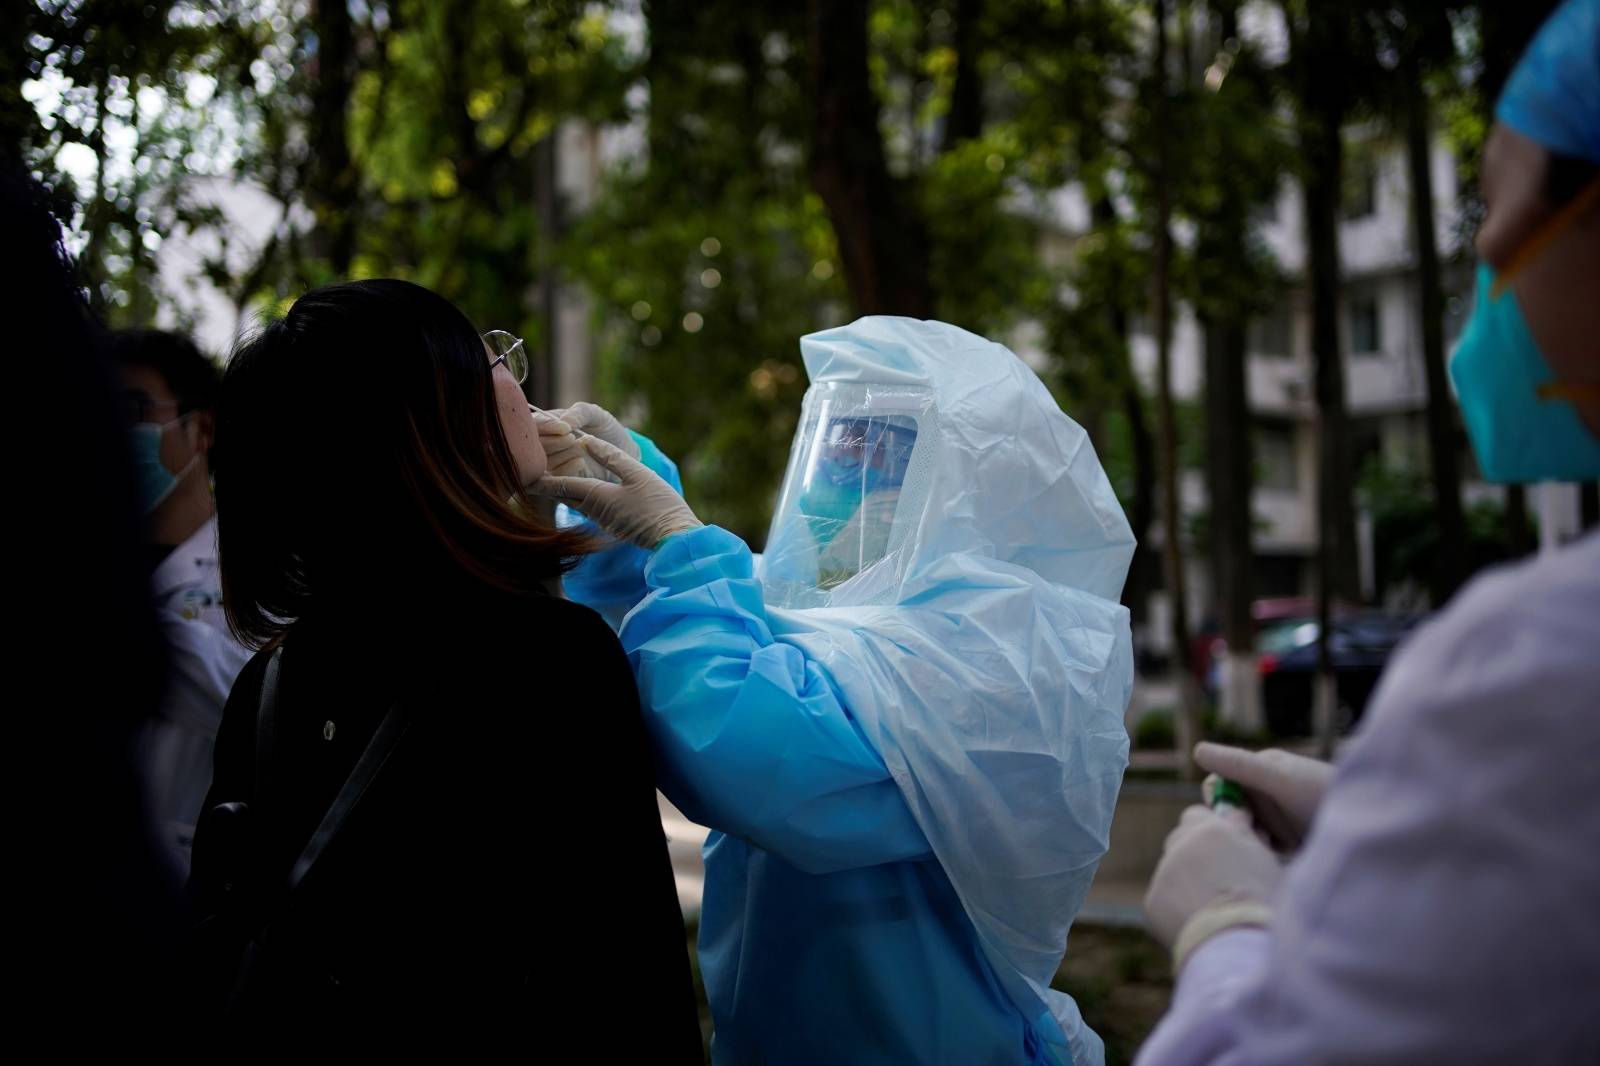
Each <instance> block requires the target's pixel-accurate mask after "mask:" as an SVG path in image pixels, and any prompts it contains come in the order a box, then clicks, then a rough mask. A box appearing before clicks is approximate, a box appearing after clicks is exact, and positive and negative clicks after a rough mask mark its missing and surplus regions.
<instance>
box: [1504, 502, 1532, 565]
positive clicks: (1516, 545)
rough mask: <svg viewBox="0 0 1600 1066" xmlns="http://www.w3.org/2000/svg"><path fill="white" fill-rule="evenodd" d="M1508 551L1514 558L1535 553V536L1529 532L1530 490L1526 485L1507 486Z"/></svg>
mask: <svg viewBox="0 0 1600 1066" xmlns="http://www.w3.org/2000/svg"><path fill="white" fill-rule="evenodd" d="M1506 551H1507V553H1508V554H1510V556H1511V558H1513V559H1520V558H1522V557H1523V556H1524V555H1531V554H1532V553H1533V537H1532V536H1531V535H1530V534H1529V533H1528V490H1527V487H1526V486H1524V485H1507V486H1506Z"/></svg>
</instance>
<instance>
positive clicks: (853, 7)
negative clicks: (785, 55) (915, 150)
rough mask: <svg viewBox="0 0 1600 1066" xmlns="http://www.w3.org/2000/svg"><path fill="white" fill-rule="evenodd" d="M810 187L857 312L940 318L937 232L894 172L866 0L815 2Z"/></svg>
mask: <svg viewBox="0 0 1600 1066" xmlns="http://www.w3.org/2000/svg"><path fill="white" fill-rule="evenodd" d="M807 14H808V22H809V30H810V66H811V79H812V99H813V107H814V112H813V116H812V127H811V159H810V169H811V183H812V185H813V187H814V188H815V189H816V191H817V194H818V195H819V196H820V197H821V198H822V202H823V204H824V205H826V207H827V209H828V215H829V217H830V218H831V219H832V221H833V229H834V234H835V236H836V238H837V240H838V244H839V257H840V259H841V260H842V261H843V265H844V276H845V282H846V284H847V286H848V287H849V289H850V298H851V302H852V303H853V304H854V305H855V310H856V313H857V314H863V315H868V314H891V315H910V316H912V317H913V318H929V317H931V316H932V315H933V308H934V297H933V282H932V280H931V279H930V277H929V275H928V233H927V227H926V224H925V223H924V221H923V219H922V216H921V214H920V212H918V211H917V209H916V207H915V205H914V204H913V203H912V202H911V200H910V197H909V195H908V193H907V190H905V189H904V188H903V187H902V186H901V183H899V182H897V181H896V180H895V179H894V177H893V176H892V175H891V174H890V173H889V165H888V162H887V159H886V158H885V155H884V150H883V136H882V133H881V132H880V130H879V128H878V113H879V105H878V98H877V95H876V94H875V93H874V92H873V91H872V83H871V80H870V78H869V76H868V70H867V2H866V0H810V3H809V5H808V9H807Z"/></svg>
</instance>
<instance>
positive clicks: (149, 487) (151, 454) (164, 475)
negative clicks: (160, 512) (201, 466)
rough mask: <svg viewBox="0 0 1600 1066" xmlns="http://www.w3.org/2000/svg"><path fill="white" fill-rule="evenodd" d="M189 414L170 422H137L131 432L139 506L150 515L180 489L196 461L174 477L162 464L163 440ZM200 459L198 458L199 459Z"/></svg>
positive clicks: (190, 462)
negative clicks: (169, 428)
mask: <svg viewBox="0 0 1600 1066" xmlns="http://www.w3.org/2000/svg"><path fill="white" fill-rule="evenodd" d="M188 417H189V416H188V415H184V416H182V417H181V418H176V419H174V420H173V421H171V422H167V423H164V424H163V423H160V422H138V423H135V424H134V425H133V426H132V427H131V429H130V430H129V432H130V434H131V437H130V439H131V442H132V444H131V447H132V449H133V470H134V477H135V478H137V479H138V485H139V503H140V505H141V506H142V507H143V508H144V513H145V514H149V513H150V512H151V511H154V510H155V509H156V508H157V507H159V506H161V503H162V501H163V500H165V499H166V498H167V497H168V496H171V495H172V493H173V492H174V491H175V490H176V489H177V487H178V482H179V481H180V480H181V479H182V478H183V476H184V475H185V474H187V473H188V472H189V471H190V469H192V468H193V466H194V464H195V460H194V459H191V460H190V461H189V464H188V465H187V466H185V467H184V468H183V469H182V470H180V471H178V473H176V474H174V473H173V472H172V471H170V470H168V469H167V466H166V464H165V463H163V462H162V461H161V437H162V435H163V434H164V433H165V432H166V429H167V427H168V426H173V425H177V424H179V423H181V422H182V421H183V420H184V419H185V418H188ZM196 458H198V457H196Z"/></svg>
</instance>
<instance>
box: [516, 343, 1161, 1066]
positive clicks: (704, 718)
mask: <svg viewBox="0 0 1600 1066" xmlns="http://www.w3.org/2000/svg"><path fill="white" fill-rule="evenodd" d="M801 352H802V355H803V357H804V360H805V364H806V369H807V371H808V373H809V374H810V377H811V383H812V384H811V388H810V390H809V391H808V392H807V394H806V399H805V403H804V407H803V410H802V413H801V419H800V425H799V429H798V431H797V433H796V436H795V442H794V447H793V450H792V452H791V456H790V461H789V466H788V471H787V473H786V475H785V480H784V485H783V489H782V491H781V493H780V496H779V500H778V506H777V510H776V512H775V516H774V519H773V526H772V531H771V534H770V536H769V538H768V551H767V553H766V556H765V557H764V559H763V560H762V565H761V566H759V567H758V565H757V560H756V559H754V558H753V557H752V555H751V553H750V551H749V549H748V548H747V547H746V546H745V544H744V543H743V542H742V541H741V540H739V539H738V538H737V537H734V536H733V535H731V534H729V533H727V532H725V531H723V530H721V529H718V528H715V527H702V526H701V524H700V523H699V521H698V520H697V519H696V518H695V516H694V515H693V513H692V512H691V511H690V509H689V508H688V506H687V505H686V504H684V502H683V500H682V499H681V498H680V497H679V496H678V494H677V493H676V492H675V491H674V487H673V485H671V484H669V483H668V481H669V480H671V479H672V477H673V474H674V472H673V471H672V470H671V469H670V467H669V466H668V465H667V464H665V463H664V462H663V461H661V459H660V457H659V453H654V449H653V448H651V447H650V446H649V442H648V441H644V440H643V439H642V438H635V437H633V436H631V435H629V434H627V433H626V432H625V431H622V430H621V428H620V427H619V426H616V425H615V421H614V420H613V419H611V418H610V416H607V415H604V413H603V412H598V410H597V409H592V408H591V409H588V410H587V411H582V412H580V411H576V410H575V411H569V412H565V413H564V416H565V418H566V419H570V421H562V422H561V423H560V424H559V425H553V427H552V428H551V429H550V430H549V432H550V433H551V434H552V437H553V440H552V444H551V453H552V454H551V463H552V468H553V469H554V470H555V471H557V473H556V474H555V475H554V476H551V477H550V478H548V479H547V481H546V483H545V484H544V486H543V487H542V489H541V490H540V491H543V492H544V493H546V494H547V495H550V496H552V497H555V498H557V499H559V500H561V501H563V502H565V503H566V504H567V505H568V506H570V507H572V508H575V509H576V510H578V511H580V512H582V514H584V515H585V516H587V517H588V518H589V519H590V520H592V521H594V522H595V523H597V524H598V525H599V526H600V527H602V528H603V529H605V530H606V531H608V532H610V533H611V534H613V535H614V536H616V537H617V538H618V539H621V540H626V541H628V542H630V543H631V544H632V545H635V547H632V548H619V549H616V550H614V551H613V552H607V553H603V555H602V556H601V557H599V558H593V559H592V561H586V562H585V563H584V564H583V565H582V566H580V567H579V568H578V569H577V570H576V571H574V572H573V574H571V575H570V576H569V578H568V580H567V593H568V595H570V596H572V597H573V598H575V599H580V600H584V601H586V602H591V603H595V604H597V605H599V606H602V607H604V608H607V609H609V610H611V611H612V612H613V614H615V612H616V611H618V610H626V618H625V621H623V623H622V626H621V637H622V642H623V645H624V647H625V648H626V649H627V651H628V654H629V658H630V660H631V662H632V664H633V666H634V669H635V672H636V674H637V677H638V681H639V688H640V695H641V704H642V705H643V706H644V708H645V713H646V716H647V719H648V722H649V727H650V729H651V730H652V733H653V736H654V739H655V742H656V746H657V751H658V758H659V765H660V783H661V787H662V789H663V791H665V792H666V794H667V796H668V797H669V798H670V799H671V800H672V801H673V802H674V803H675V804H677V805H678V807H679V808H680V809H682V810H683V812H684V813H685V814H687V815H688V816H689V817H691V818H693V819H695V820H696V821H698V822H701V823H703V824H705V825H707V826H710V827H711V828H712V829H714V830H716V832H714V833H713V834H712V835H711V837H710V838H709V840H708V842H707V846H706V854H705V860H706V885H705V896H704V903H703V909H702V917H701V926H700V965H701V970H702V972H703V974H704V976H705V982H706V990H707V995H708V998H709V999H710V1003H711V1009H712V1013H713V1016H714V1020H715V1025H716V1035H715V1039H714V1047H713V1056H714V1058H715V1059H716V1061H717V1062H719V1063H754V1062H763V1063H770V1064H782V1063H794V1064H805V1066H812V1064H815V1063H822V1062H827V1063H922V1064H937V1063H950V1064H962V1066H968V1064H974V1063H996V1064H1000V1063H1040V1064H1043V1063H1061V1064H1067V1063H1072V1064H1077V1066H1094V1064H1097V1063H1099V1062H1101V1061H1102V1060H1103V1057H1104V1052H1103V1048H1102V1045H1101V1042H1100V1040H1099V1038H1098V1037H1097V1036H1096V1035H1095V1034H1094V1033H1093V1032H1092V1031H1091V1030H1090V1029H1089V1028H1088V1027H1087V1026H1085V1025H1084V1024H1083V1021H1082V1019H1081V1017H1080V1016H1079V1014H1078V1010H1077V1007H1076V1005H1075V1004H1074V1003H1073V1002H1072V1000H1071V999H1070V998H1069V997H1067V996H1065V995H1062V994H1061V993H1058V992H1054V991H1052V990H1051V989H1050V988H1049V984H1050V980H1051V977H1052V976H1053V975H1054V973H1055V971H1056V968H1057V966H1058V965H1059V963H1060V961H1061V957H1062V954H1063V951H1064V949H1065V945H1066V937H1067V928H1068V926H1069V925H1070V923H1071V920H1072V917H1073V915H1074V914H1075V913H1076V911H1077V910H1078V908H1079V906H1080V905H1081V903H1082V901H1083V897H1084V894H1085V892H1086V891H1087V889H1088V886H1089V882H1090V880H1091V878H1092V877H1093V875H1094V870H1095V867H1096V864H1097V863H1098V861H1099V859H1100V857H1101V855H1102V854H1103V853H1104V852H1105V849H1106V844H1107V837H1108V834H1109V830H1110V825H1111V815H1112V809H1113V807H1114V804H1115V800H1116V795H1117V790H1118V787H1119V785H1120V782H1121V777H1122V771H1123V769H1124V767H1125V766H1126V762H1127V750H1128V741H1127V735H1126V733H1125V732H1124V729H1123V723H1122V717H1123V713H1124V710H1125V708H1126V706H1127V702H1128V697H1129V694H1130V690H1131V686H1132V681H1133V661H1132V651H1131V644H1130V639H1129V632H1128V616H1127V612H1126V611H1125V610H1124V609H1123V608H1122V607H1121V606H1120V605H1119V604H1118V597H1119V594H1120V592H1121V588H1122V583H1123V580H1124V578H1125V576H1126V573H1127V567H1128V563H1129V560H1130V557H1131V555H1132V552H1133V537H1132V535H1131V533H1130V531H1129V528H1128V524H1127V521H1126V520H1125V518H1124V517H1123V514H1122V511H1121V509H1120V507H1119V506H1118V504H1117V501H1116V497H1115V495H1114V494H1113V492H1112V490H1111V486H1110V484H1109V483H1108V482H1107V480H1106V476H1105V473H1104V471H1103V470H1102V468H1101V466H1100V463H1099V461H1098V460H1097V459H1096V457H1095V454H1094V449H1093V447H1092V446H1091V445H1090V443H1089V441H1088V439H1087V437H1086V435H1085V434H1084V432H1083V430H1082V429H1081V428H1080V427H1078V426H1077V425H1076V424H1075V423H1073V422H1072V421H1071V420H1070V419H1068V418H1067V417H1066V416H1065V415H1063V414H1062V413H1061V410H1060V408H1059V407H1058V406H1057V404H1056V403H1055V401H1054V400H1053V399H1052V398H1051V396H1050V394H1049V392H1048V391H1047V390H1046V389H1045V388H1044V386H1043V385H1042V384H1041V383H1040V382H1039V380H1038V378H1037V377H1036V376H1035V375H1034V374H1033V373H1032V372H1031V371H1029V370H1028V369H1027V367H1025V366H1024V365H1023V364H1022V363H1021V362H1020V361H1019V360H1018V359H1017V358H1016V357H1015V356H1014V355H1012V353H1011V352H1009V351H1007V350H1006V349H1005V348H1003V347H1001V346H1000V345H997V344H993V343H990V342H988V341H986V340H984V339H982V338H980V337H976V336H974V335H972V334H970V333H967V332H965V331H963V330H960V329H956V328H955V327H952V326H947V325H944V324H942V323H937V322H919V321H915V320H910V319H897V318H866V319H862V320H860V321H858V322H856V323H855V324H853V325H851V326H847V327H843V328H839V329H833V330H828V331H826V332H822V333H817V334H813V335H811V336H808V337H806V338H804V339H803V340H802V341H801ZM558 414H562V413H558ZM569 428H571V429H579V430H583V431H584V432H585V433H586V434H588V435H586V436H583V437H581V438H577V439H576V443H573V442H571V441H565V442H564V441H563V440H562V439H561V435H562V434H563V433H564V431H565V430H566V429H569ZM607 440H609V441H610V442H611V443H607ZM613 445H616V446H613ZM636 456H643V457H644V458H645V459H646V461H647V462H648V463H649V464H650V465H654V466H656V467H657V468H658V470H660V471H661V472H662V473H665V474H666V475H667V480H664V479H663V478H662V477H659V476H657V473H655V472H652V471H651V469H649V467H648V466H647V465H646V463H642V462H639V461H637V459H636ZM564 473H565V476H563V474H564ZM602 474H609V477H605V478H603V477H601V476H598V475H602ZM585 475H587V476H585ZM641 548H643V549H647V550H641ZM607 556H609V557H610V558H606V557H607ZM630 568H632V570H631V572H632V575H633V576H632V589H631V592H630V589H629V573H630ZM630 598H631V601H632V602H630Z"/></svg>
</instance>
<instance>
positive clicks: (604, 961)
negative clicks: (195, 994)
mask: <svg viewBox="0 0 1600 1066" xmlns="http://www.w3.org/2000/svg"><path fill="white" fill-rule="evenodd" d="M526 369H527V368H526V356H525V354H524V353H523V351H522V350H521V348H520V342H515V341H514V339H512V338H508V337H506V336H504V335H500V336H498V337H488V338H486V339H480V334H479V332H478V330H477V329H475V328H474V327H473V325H472V324H471V323H470V322H468V320H467V319H466V317H465V316H464V315H463V314H462V313H461V312H460V311H459V310H457V309H456V308H455V307H454V306H453V305H451V304H450V303H449V301H447V300H445V299H443V298H442V297H440V296H438V295H436V294H434V293H432V292H429V291H428V290H426V289H423V288H421V287H419V286H416V285H412V284H409V283H407V282H401V281H387V280H379V281H362V282H352V283H348V284H342V285H334V286H330V287H328V288H324V289H319V290H316V291H314V292H311V293H308V294H306V295H305V296H302V297H301V298H300V299H299V300H298V301H296V302H295V304H294V306H293V307H292V308H291V309H290V310H289V312H288V313H287V314H286V315H285V316H284V317H283V318H281V319H279V320H278V321H276V322H273V323H272V324H270V325H268V326H267V327H266V328H265V329H263V330H262V331H261V333H260V334H259V335H257V336H256V337H254V338H253V339H252V340H250V341H249V342H248V343H246V344H244V345H243V346H242V347H241V348H240V349H239V351H238V352H237V353H236V354H235V356H234V359H233V361H232V363H231V364H230V366H229V368H228V372H227V375H226V378H225V380H224V385H223V392H222V399H221V403H220V405H219V409H218V414H217V435H216V443H215V450H214V452H213V454H214V457H215V459H214V463H215V473H216V493H217V511H218V522H219V539H220V549H221V565H222V582H223V593H224V599H225V602H226V609H227V612H228V616H229V619H230V623H231V625H232V626H233V628H234V630H235V632H236V633H237V634H238V635H239V637H240V638H241V639H242V640H244V641H245V642H247V643H249V644H250V645H252V646H254V647H257V648H260V649H262V650H261V652H260V653H259V654H258V655H257V656H256V657H255V658H254V659H253V660H252V662H251V663H250V665H249V666H248V667H246V668H245V671H244V673H243V674H242V675H241V676H240V678H239V681H238V683H237V684H236V686H235V687H234V690H233V693H232V695H231V697H230V699H229V701H228V706H227V710H226V711H225V713H224V718H223V724H222V727H221V733H220V735H219V736H218V739H217V746H216V773H215V780H214V783H213V786H212V790H211V794H210V796H209V797H208V799H207V813H206V815H205V816H204V818H203V820H202V824H201V826H200V828H199V831H198V832H197V835H196V840H195V849H194V881H193V888H194V892H195V894H196V896H197V898H198V902H199V906H200V909H201V911H202V912H203V913H206V914H209V915H212V916H213V923H212V924H213V926H214V927H220V928H221V929H223V930H225V931H227V932H225V933H224V934H223V935H221V936H217V937H213V938H212V941H213V943H223V944H228V943H235V944H237V945H245V944H248V947H245V948H244V950H243V951H242V953H233V952H229V951H224V952H223V953H222V955H221V956H220V957H221V958H222V962H221V963H220V964H219V965H218V966H217V967H215V969H214V970H213V971H212V972H213V973H214V974H215V975H216V976H215V977H214V978H213V979H212V980H211V981H210V982H209V984H210V988H209V989H207V991H208V992H209V993H210V995H211V996H212V997H214V998H213V999H212V1000H211V1001H209V1002H208V1003H207V1005H206V1009H207V1011H208V1012H209V1013H211V1014H212V1015H213V1016H215V1015H216V1014H221V1015H224V1016H225V1017H226V1018H227V1019H228V1021H229V1024H230V1025H231V1026H234V1027H235V1028H236V1029H238V1030H241V1031H248V1032H250V1033H252V1034H260V1035H263V1036H264V1038H265V1039H267V1040H268V1041H271V1042H278V1041H283V1040H289V1039H292V1038H294V1037H296V1036H299V1035H304V1034H307V1033H325V1032H328V1031H329V1030H330V1028H331V1029H333V1030H334V1031H337V1032H342V1033H345V1034H348V1035H350V1036H359V1035H361V1034H368V1035H371V1036H373V1037H375V1038H377V1039H380V1040H383V1041H393V1040H395V1039H397V1038H401V1037H404V1036H406V1035H408V1034H413V1033H424V1032H429V1033H443V1032H448V1033H451V1034H453V1035H454V1036H455V1037H456V1038H458V1039H464V1040H468V1041H480V1040H481V1041H487V1040H490V1039H494V1040H495V1041H497V1042H498V1040H499V1039H500V1038H502V1037H504V1036H507V1035H514V1036H516V1037H518V1038H520V1040H521V1041H528V1040H534V1041H537V1042H539V1043H547V1042H562V1043H564V1042H565V1040H566V1039H567V1038H568V1037H569V1036H575V1037H577V1038H578V1039H579V1040H580V1041H587V1042H591V1044H592V1045H601V1044H611V1045H613V1046H622V1045H626V1046H628V1047H630V1048H632V1049H633V1050H634V1051H635V1052H637V1053H638V1054H641V1055H642V1056H644V1057H647V1058H649V1059H651V1060H653V1061H667V1062H679V1061H693V1062H699V1061H700V1060H701V1045H700V1035H699V1028H698V1024H697V1021H696V1013H695V1008H694V1002H693V995H692V990H691V985H690V976H689V967H688V959H687V945H686V938H685V935H684V928H683V921H682V916H681V914H680V912H679V909H678V903H677V896H676V893H675V891H674V887H673V880H672V871H671V865H670V861H669V859H668V855H667V850H666V843H665V840H664V838H663V836H662V832H661V825H660V819H659V815H658V811H657V807H656V800H655V791H654V784H653V774H652V769H651V760H650V756H649V750H648V747H647V743H646V738H645V733H644V729H643V725H642V723H641V721H640V717H639V708H638V698H637V694H636V692H635V689H634V683H633V679H632V675H631V672H630V671H629V668H628V664H627V660H626V658H625V657H624V655H623V653H622V649H621V647H620V645H619V644H618V642H617V638H616V637H615V636H614V635H613V633H612V631H611V630H610V628H609V627H608V626H607V625H606V624H605V623H604V621H603V620H602V619H601V618H600V616H599V615H597V614H595V613H594V612H593V611H591V610H589V609H588V608H586V607H582V606H579V605H577V604H574V603H570V602H567V601H566V600H565V599H563V598H561V596H560V594H559V591H560V577H561V575H562V573H563V572H564V570H565V569H567V568H569V567H570V566H571V565H572V563H574V562H575V561H576V560H577V559H578V558H579V557H581V556H582V555H583V554H585V553H586V552H588V551H591V550H593V548H594V547H595V545H594V544H593V543H592V542H591V541H589V540H587V539H586V538H585V537H583V536H582V535H580V534H577V533H574V532H569V531H563V530H559V529H557V528H555V527H554V525H553V524H552V523H551V521H550V520H549V517H548V514H547V513H541V506H540V504H539V503H538V502H537V501H535V500H533V499H532V498H530V497H529V495H528V494H527V492H526V486H528V485H530V484H531V483H533V482H534V481H535V480H537V479H538V478H539V477H540V476H542V475H543V473H544V471H545V466H546V459H545V455H544V452H543V450H542V448H541V447H540V444H539V436H538V432H537V429H536V428H535V423H534V421H533V414H532V412H531V411H530V409H529V407H528V405H527V402H526V400H525V399H524V398H523V395H522V392H521V390H520V388H519V382H520V380H521V379H522V377H523V376H524V375H525V374H526ZM546 506H548V505H546ZM228 933H231V934H232V936H233V937H234V938H235V939H234V940H233V941H230V940H229V935H228ZM235 959H239V960H240V961H238V963H237V965H235ZM224 986H226V987H224ZM623 1019H625V1020H626V1028H625V1029H621V1030H619V1029H617V1023H618V1021H619V1020H623ZM602 1027H605V1028H602Z"/></svg>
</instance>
